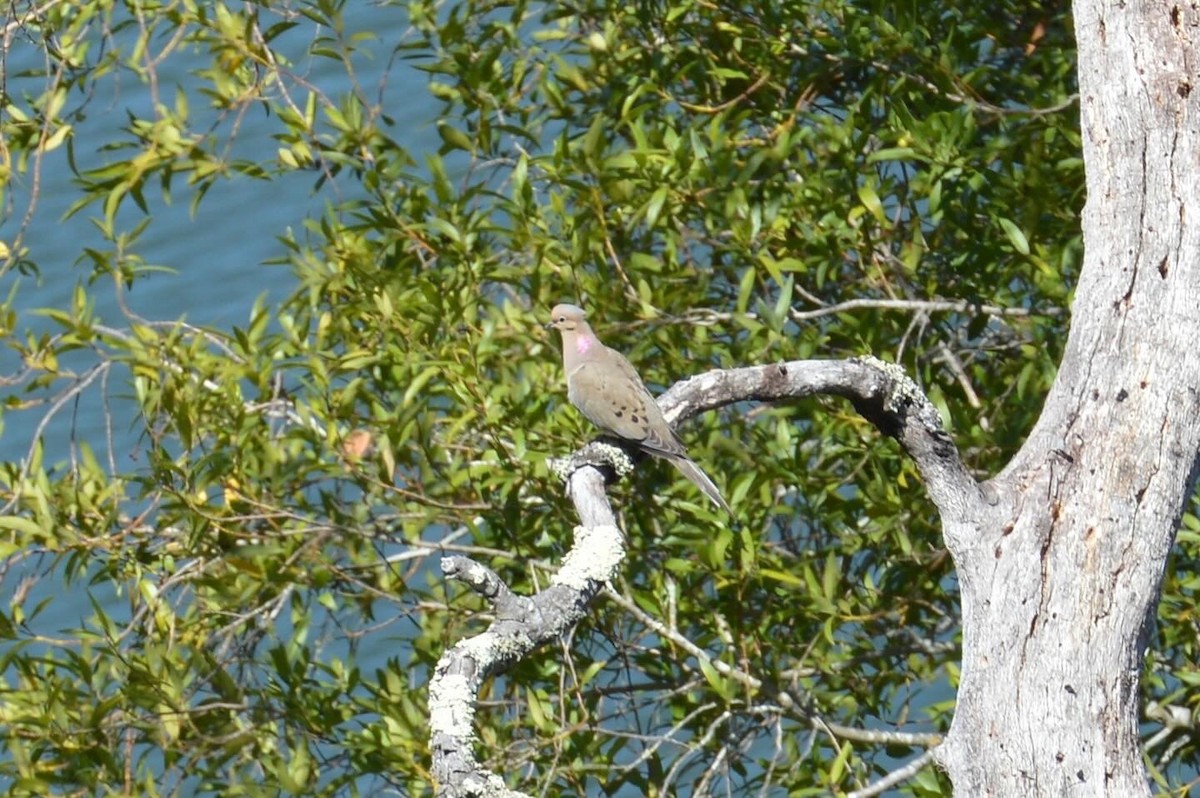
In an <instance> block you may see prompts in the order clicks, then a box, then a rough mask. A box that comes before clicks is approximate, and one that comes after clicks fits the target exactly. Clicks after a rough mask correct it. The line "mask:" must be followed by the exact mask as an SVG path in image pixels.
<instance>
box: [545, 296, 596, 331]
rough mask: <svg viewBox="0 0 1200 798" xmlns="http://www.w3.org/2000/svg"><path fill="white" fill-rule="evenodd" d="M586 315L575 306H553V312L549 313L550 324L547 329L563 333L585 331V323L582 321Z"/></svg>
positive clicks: (581, 309)
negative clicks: (551, 328)
mask: <svg viewBox="0 0 1200 798" xmlns="http://www.w3.org/2000/svg"><path fill="white" fill-rule="evenodd" d="M586 317H587V314H586V313H584V312H583V308H581V307H579V306H577V305H567V304H565V303H564V304H562V305H555V306H554V310H552V311H550V323H549V324H547V325H546V326H547V327H553V328H554V329H556V330H559V331H560V332H564V333H570V332H575V331H576V330H586V329H587V326H588V324H587V322H586V321H584V319H585V318H586Z"/></svg>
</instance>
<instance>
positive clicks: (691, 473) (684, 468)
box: [667, 456, 733, 517]
mask: <svg viewBox="0 0 1200 798" xmlns="http://www.w3.org/2000/svg"><path fill="white" fill-rule="evenodd" d="M667 459H668V460H670V461H671V463H672V464H673V465H674V466H675V467H676V468H678V469H679V471H680V473H682V474H683V475H684V476H685V477H687V478H688V479H690V480H691V481H692V482H693V483H694V484H695V486H696V487H697V488H699V489H700V492H701V493H703V494H704V495H705V496H707V497H708V498H710V499H712V500H713V503H714V504H716V505H717V506H718V507H720V508H721V509H722V510H724V511H725V512H727V513H729V515H730V516H731V517H732V516H733V510H731V509H729V505H728V504H726V503H725V499H723V498H722V497H721V491H720V490H718V489H717V486H716V485H715V484H713V481H712V480H711V479H709V478H708V474H705V473H704V472H703V471H701V470H700V466H698V465H696V464H695V463H693V462H692V461H691V460H690V459H688V458H687V457H685V456H676V457H668V458H667Z"/></svg>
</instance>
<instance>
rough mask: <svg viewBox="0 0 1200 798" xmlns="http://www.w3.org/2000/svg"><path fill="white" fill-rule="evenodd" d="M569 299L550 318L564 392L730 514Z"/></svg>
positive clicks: (642, 389)
mask: <svg viewBox="0 0 1200 798" xmlns="http://www.w3.org/2000/svg"><path fill="white" fill-rule="evenodd" d="M585 315H586V314H585V313H584V312H583V310H582V309H581V308H578V307H576V306H575V305H556V306H555V308H554V310H552V311H550V323H549V324H547V325H546V326H547V327H554V328H555V329H557V330H558V331H559V332H560V333H562V343H563V367H564V370H565V371H566V373H567V398H568V399H570V400H571V404H573V405H575V407H576V408H578V409H579V412H581V413H583V415H584V416H585V417H586V418H587V420H588V421H590V422H592V423H593V424H595V425H596V426H597V427H599V428H600V430H601V431H602V432H605V433H607V434H608V435H612V436H613V437H615V438H619V439H621V440H623V441H628V442H630V443H632V444H635V445H636V446H637V447H638V448H639V449H641V450H642V451H644V452H646V453H648V454H652V455H654V456H655V457H661V458H663V459H664V460H669V461H670V462H671V464H672V465H674V466H675V467H676V468H678V469H679V470H680V471H681V472H683V475H684V476H685V477H687V478H688V479H690V480H691V481H692V482H694V483H695V485H696V487H698V488H699V489H700V490H701V492H703V493H704V495H705V496H707V497H708V498H710V499H712V500H713V502H714V503H716V504H717V506H719V507H721V508H722V509H724V510H725V512H727V513H729V514H730V515H733V511H732V510H730V509H729V505H728V504H726V503H725V500H724V499H723V498H721V491H719V490H718V489H717V486H716V485H714V484H713V481H712V480H711V479H709V478H708V476H707V475H706V474H705V473H704V472H703V471H701V470H700V467H699V466H697V465H696V464H695V463H694V462H692V460H691V458H690V457H688V455H687V450H686V449H684V448H683V443H682V442H681V441H680V440H679V438H678V436H676V435H675V431H674V430H673V429H671V425H670V424H668V423H667V419H666V418H664V417H663V414H662V410H660V409H659V407H658V403H657V402H656V401H654V397H653V396H651V395H650V391H649V390H647V389H646V386H645V384H644V383H643V382H642V378H641V377H639V376H638V373H637V371H635V370H634V368H633V366H632V365H631V364H630V363H629V361H628V360H626V359H625V356H624V355H622V354H621V353H620V352H617V351H616V350H614V349H609V348H608V347H607V346H605V345H604V344H602V343H600V339H599V338H597V337H596V333H594V332H592V328H591V327H590V326H589V325H588V323H587V321H586V320H585V319H584V316H585Z"/></svg>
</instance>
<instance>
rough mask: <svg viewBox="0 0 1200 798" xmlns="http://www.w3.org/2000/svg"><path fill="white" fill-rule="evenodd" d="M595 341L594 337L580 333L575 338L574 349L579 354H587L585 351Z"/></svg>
mask: <svg viewBox="0 0 1200 798" xmlns="http://www.w3.org/2000/svg"><path fill="white" fill-rule="evenodd" d="M594 343H596V339H595V338H591V337H589V336H586V335H580V336H578V337H577V338H576V339H575V350H576V351H577V352H579V354H581V355H585V354H587V351H588V350H589V349H591V348H592V344H594Z"/></svg>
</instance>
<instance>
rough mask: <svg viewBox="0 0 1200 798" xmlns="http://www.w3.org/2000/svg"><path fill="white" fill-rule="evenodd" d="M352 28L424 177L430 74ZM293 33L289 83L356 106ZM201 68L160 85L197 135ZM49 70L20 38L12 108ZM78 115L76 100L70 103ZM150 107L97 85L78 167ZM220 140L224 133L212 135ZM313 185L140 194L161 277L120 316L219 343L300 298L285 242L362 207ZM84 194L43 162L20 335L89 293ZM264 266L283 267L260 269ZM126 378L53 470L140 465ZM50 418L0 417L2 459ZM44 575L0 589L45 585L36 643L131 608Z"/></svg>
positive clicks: (251, 146)
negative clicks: (168, 197)
mask: <svg viewBox="0 0 1200 798" xmlns="http://www.w3.org/2000/svg"><path fill="white" fill-rule="evenodd" d="M263 13H264V14H265V13H267V12H263ZM345 21H346V29H347V30H372V31H377V32H378V33H379V35H380V36H381V37H382V38H383V41H380V42H374V43H366V44H363V45H362V47H363V49H364V51H365V50H371V51H373V54H374V57H373V58H371V57H366V53H365V52H364V54H363V56H364V57H360V58H357V59H356V60H355V70H356V72H355V77H356V78H357V81H358V83H359V85H360V86H362V87H363V89H364V91H365V92H366V93H367V95H368V96H369V97H371V98H375V97H377V96H380V94H381V93H382V94H381V96H382V98H383V104H384V108H385V109H386V110H387V111H388V113H389V114H391V115H392V116H393V117H394V118H395V119H396V125H395V127H394V128H392V129H391V130H390V131H389V134H390V135H391V136H392V137H393V138H395V139H396V140H397V141H398V142H399V143H400V144H401V145H402V146H404V147H405V148H407V149H408V150H409V152H410V153H411V154H412V155H413V157H414V159H415V160H416V161H417V162H418V163H420V162H421V160H422V158H423V156H424V155H425V154H427V153H432V152H434V151H435V150H436V148H437V147H438V146H439V145H440V143H441V140H440V138H439V136H438V135H437V130H436V126H435V121H436V118H437V113H438V110H439V108H440V103H438V102H437V101H436V100H434V99H433V98H432V97H430V96H429V95H428V93H427V92H426V91H425V86H426V83H427V76H426V75H425V74H424V73H422V72H419V71H418V70H417V69H415V68H414V67H413V66H412V65H411V63H410V62H408V61H404V60H395V61H391V60H390V50H391V46H392V45H394V43H395V41H396V39H397V37H398V36H399V35H400V33H401V32H402V31H403V30H404V29H405V27H406V24H407V21H406V19H405V11H404V9H402V8H395V7H386V6H377V5H375V4H366V3H362V4H355V3H351V4H346V6H345ZM297 31H300V32H292V33H289V34H286V36H287V37H291V38H290V39H287V38H285V40H283V41H282V42H281V44H282V46H284V48H285V49H289V50H290V51H291V54H292V60H293V63H294V64H295V68H296V71H298V72H300V73H301V74H303V75H304V76H305V78H306V80H308V81H309V82H311V83H313V84H314V85H316V86H318V87H319V88H320V90H321V91H322V92H323V93H324V94H325V95H326V96H327V97H330V98H333V99H334V100H335V101H336V99H337V98H338V97H339V96H340V95H342V94H343V93H346V92H349V91H350V90H351V88H352V87H351V84H350V81H349V79H348V78H347V76H346V73H345V71H344V69H343V67H342V65H341V64H339V63H337V62H334V61H332V60H328V59H318V60H315V61H311V62H305V61H304V60H303V59H302V53H303V52H304V48H305V47H307V46H308V44H309V43H310V37H311V25H301V26H299V27H298V29H297ZM206 64H207V59H206V58H205V57H204V55H203V54H202V53H201V54H185V55H184V57H172V58H169V59H166V60H165V61H164V62H163V63H162V68H161V70H160V72H159V75H158V81H159V85H160V92H161V94H160V97H161V98H162V99H163V101H164V102H165V103H166V104H168V105H170V104H171V103H173V102H174V92H175V88H174V87H175V85H176V84H179V85H183V86H186V87H189V89H190V91H189V94H190V105H191V113H192V118H193V120H194V123H195V126H196V127H197V128H198V129H204V126H205V125H207V124H210V123H211V122H214V121H215V120H216V116H215V114H214V113H213V112H212V111H211V110H209V109H207V108H206V107H205V102H206V100H205V98H204V97H203V96H201V95H199V94H198V93H196V92H195V91H194V89H195V87H196V85H197V79H196V78H194V77H193V76H191V75H190V74H189V71H190V70H192V69H195V68H198V67H200V66H202V65H206ZM42 66H43V64H42V55H41V51H40V48H39V47H38V46H37V44H36V43H31V42H28V41H23V40H18V42H17V44H16V45H15V46H14V47H13V48H12V49H11V50H10V51H9V52H8V53H7V57H6V60H5V61H4V62H3V64H2V65H0V68H3V69H4V70H5V74H4V78H5V84H4V87H5V89H7V90H8V91H10V92H12V93H13V94H14V95H18V96H19V94H20V93H21V92H22V91H28V92H37V91H39V90H40V84H41V81H40V80H38V79H32V78H30V79H24V78H22V77H21V73H23V72H24V71H26V70H32V69H40V68H42ZM385 78H386V80H385ZM381 87H382V88H381ZM80 101H82V98H81V97H79V96H73V97H72V100H71V102H80ZM150 108H152V104H151V100H150V94H149V90H148V87H147V86H146V85H144V84H142V83H140V82H139V81H138V80H137V79H136V78H134V77H133V76H131V75H128V74H126V75H124V76H123V77H122V78H121V80H120V82H119V85H118V86H116V87H114V86H113V85H112V84H111V83H108V84H104V85H103V86H102V87H101V88H100V90H99V91H98V92H97V93H96V95H95V96H93V97H92V98H91V99H90V100H89V101H88V117H87V120H86V122H85V123H84V124H82V125H80V126H79V127H78V128H77V129H76V131H75V158H76V161H77V164H78V165H79V166H80V168H81V169H86V168H88V167H94V166H98V165H102V164H105V163H108V162H111V161H113V160H118V159H124V158H128V157H130V156H131V152H130V151H117V152H112V153H107V152H101V151H100V150H99V146H100V145H102V144H104V143H106V142H110V141H113V140H114V139H118V138H120V139H126V138H128V134H122V133H121V132H120V131H121V128H122V127H123V126H124V125H126V124H128V116H127V110H131V111H135V112H136V113H138V114H139V115H147V114H148V113H149V109H150ZM228 128H229V123H228V122H227V123H225V125H224V127H222V128H219V129H220V130H226V131H227V130H228ZM238 128H239V129H238V131H237V140H236V141H237V143H236V145H235V147H234V150H233V155H234V156H235V157H239V158H245V159H249V160H254V161H272V160H273V159H274V158H275V152H276V148H277V147H278V146H279V144H278V142H277V141H276V140H275V139H273V138H272V134H273V133H277V132H279V131H280V129H281V124H280V123H279V121H278V119H276V118H275V117H274V116H270V115H267V114H266V113H264V112H263V111H262V109H261V108H254V109H251V110H250V111H249V112H248V113H246V114H245V115H244V116H243V117H242V118H241V119H240V121H239V122H238ZM316 181H317V175H316V174H315V173H314V172H300V173H292V174H289V175H286V176H284V177H282V178H279V179H274V180H271V181H263V180H255V179H251V178H247V177H244V176H234V177H232V178H231V179H229V180H225V181H222V182H219V183H217V184H216V185H214V186H213V187H212V189H211V190H210V191H209V192H208V193H207V195H206V196H205V197H204V199H203V201H202V202H201V203H200V204H199V206H198V207H197V208H195V209H193V208H192V192H191V190H190V189H189V187H188V186H187V184H186V177H180V178H177V179H176V180H175V181H174V182H173V185H172V191H173V195H174V196H173V198H172V202H171V203H170V204H165V203H164V202H163V199H162V195H161V192H160V190H159V188H158V184H157V181H155V182H154V183H153V184H151V185H148V186H147V187H146V193H145V196H146V200H147V203H148V205H149V210H150V215H151V216H152V217H153V221H152V222H151V223H150V225H149V227H148V228H147V229H146V231H145V233H144V234H143V235H142V237H141V239H140V240H139V241H138V242H137V244H136V245H135V247H134V248H135V251H136V252H137V253H138V254H139V255H140V256H141V257H142V258H143V259H144V260H145V262H146V263H148V264H152V265H155V266H160V267H164V269H165V270H164V271H163V272H161V273H154V274H151V275H149V276H143V277H140V278H139V279H138V280H137V281H136V282H135V284H134V286H133V288H132V290H131V291H129V292H128V293H127V294H126V295H125V300H126V302H127V304H128V306H129V308H130V309H131V310H132V311H133V312H135V313H137V314H139V315H142V316H144V317H146V318H148V319H155V320H173V319H180V318H185V319H186V320H187V321H188V322H190V323H192V324H196V325H203V326H209V327H213V328H215V329H219V330H223V331H229V330H230V329H231V328H232V327H234V326H243V327H244V326H246V324H247V323H248V320H249V315H250V311H251V308H252V306H253V304H254V303H255V301H256V300H258V299H260V298H265V299H266V301H267V302H268V303H273V302H277V301H278V300H280V299H282V298H284V297H286V296H287V295H289V294H290V293H291V292H292V291H294V290H295V287H296V283H295V280H294V279H293V277H292V274H291V271H290V269H289V268H288V267H287V266H286V265H279V264H278V261H280V260H283V259H285V258H286V255H287V250H286V249H285V248H284V246H283V245H282V244H280V243H279V240H278V239H279V237H281V236H284V235H285V234H287V233H288V232H289V231H296V232H297V233H299V231H300V230H301V228H302V225H303V222H304V220H305V219H306V218H315V217H319V216H320V215H321V214H322V213H323V212H324V210H325V208H326V207H327V206H328V205H329V204H331V203H339V202H342V201H344V200H346V199H351V198H353V197H355V196H356V194H355V193H354V192H355V186H354V184H353V182H352V181H345V182H338V181H336V180H335V181H331V182H328V183H326V184H324V185H323V186H322V187H321V188H320V189H317V188H315V186H316ZM33 190H34V184H33V181H32V179H31V178H30V177H29V176H28V175H26V176H23V177H22V176H18V177H17V178H16V180H15V181H14V185H13V186H11V187H10V189H9V192H10V194H9V200H10V202H11V205H10V207H11V209H12V210H11V213H8V214H5V215H3V216H0V240H3V241H5V242H8V243H11V242H12V241H13V239H14V237H15V236H16V235H17V232H18V227H19V225H20V223H21V221H22V216H23V215H24V213H25V209H26V207H27V206H28V204H29V202H30V199H31V197H32V196H33ZM79 196H80V194H79V191H78V187H77V185H76V183H75V177H74V175H73V174H72V172H71V169H70V168H69V165H68V161H67V148H66V147H60V148H59V149H57V150H54V151H52V152H50V153H49V154H47V156H46V158H45V161H44V163H43V166H42V170H41V174H40V185H39V186H38V187H37V205H36V209H35V212H34V215H33V217H32V220H31V222H30V224H29V226H28V228H27V229H26V230H25V232H24V240H23V242H22V243H23V245H24V246H25V247H26V248H27V249H28V259H29V260H31V261H32V262H34V263H36V264H37V266H38V269H39V273H38V274H37V275H36V276H31V275H20V274H18V273H17V272H16V271H12V272H10V273H8V274H6V275H4V276H3V277H0V296H7V295H8V292H9V291H10V290H11V289H12V288H13V286H14V283H16V284H18V293H17V296H18V299H17V302H18V304H17V307H16V310H17V311H18V313H19V318H18V329H21V330H26V329H27V330H32V331H35V332H45V331H53V330H55V329H56V328H55V326H54V325H53V324H51V323H50V322H49V321H48V320H46V319H44V318H42V317H39V316H38V315H36V314H35V313H33V312H32V311H33V310H35V309H37V308H43V307H56V308H66V307H69V306H70V298H71V296H72V294H73V292H74V291H75V290H76V286H77V285H79V284H81V283H83V282H86V280H87V278H88V277H89V276H90V274H91V262H90V261H89V260H88V259H87V258H86V257H85V256H84V250H85V248H86V247H92V248H95V249H99V250H108V249H109V248H110V246H111V245H110V244H109V243H107V242H106V241H105V240H104V238H103V236H102V235H101V234H100V232H99V230H98V229H97V227H96V225H95V224H94V222H93V221H92V217H97V216H99V215H100V214H101V213H102V209H101V206H100V205H95V206H90V207H88V208H85V209H84V210H82V211H81V212H79V213H76V214H75V215H73V216H71V217H70V218H66V216H65V214H66V212H67V209H68V208H69V207H70V206H71V204H72V203H73V202H75V201H76V200H77V199H78V197H79ZM142 218H144V214H143V213H142V212H141V211H140V210H139V209H137V207H136V205H135V204H134V203H133V202H132V201H127V202H126V207H124V208H123V209H122V211H121V213H120V214H119V217H118V219H119V223H118V225H117V227H118V229H124V230H127V229H129V228H131V227H132V226H133V225H134V224H135V223H137V222H138V221H139V220H140V219H142ZM270 261H276V262H277V263H275V264H273V265H268V262H270ZM88 291H89V294H90V295H91V296H92V298H93V301H94V303H95V305H94V306H95V316H96V318H97V319H98V320H100V321H102V322H103V323H106V324H108V325H111V326H113V327H118V328H125V327H127V326H128V321H127V319H126V318H125V316H124V315H123V313H122V310H121V308H120V307H119V305H118V292H117V290H116V288H115V286H114V283H113V281H112V279H111V278H108V279H102V280H100V281H98V282H96V283H95V284H94V285H92V286H91V287H89V288H88ZM91 362H94V356H93V355H91V353H86V352H83V353H78V355H76V356H73V357H69V358H64V361H63V365H64V366H67V367H72V366H74V367H85V366H87V365H88V364H89V363H91ZM19 365H20V363H19V361H18V360H17V358H16V357H15V355H13V354H12V353H11V352H8V351H3V352H2V353H0V374H10V373H12V372H13V371H15V370H16V369H17V368H18V367H19ZM125 377H126V375H125V374H124V372H122V371H119V370H115V371H114V372H113V374H112V383H111V384H110V385H109V386H108V389H107V391H102V390H100V386H98V385H97V386H93V388H92V389H91V390H89V391H88V392H87V393H86V394H84V395H83V396H82V397H81V399H80V400H79V401H78V402H77V403H71V405H70V406H69V407H66V408H64V410H63V412H62V413H60V414H59V416H58V417H57V419H56V420H55V422H54V423H53V424H52V425H51V426H50V427H48V428H47V430H46V434H45V435H44V441H45V447H46V456H45V462H46V463H55V462H66V461H69V459H70V458H71V457H72V456H74V454H75V453H76V452H77V451H78V446H79V444H81V443H87V444H88V445H89V446H90V447H91V448H92V449H93V450H94V451H95V452H96V454H97V456H98V458H99V460H100V461H101V462H102V463H109V462H112V463H113V464H114V465H115V467H116V469H118V470H126V471H127V470H129V469H131V468H136V467H138V465H139V463H138V462H137V460H136V458H137V457H138V452H139V440H138V437H137V431H136V430H137V426H136V424H135V423H134V422H135V420H136V407H135V406H134V404H133V403H132V402H131V401H128V400H123V399H122V398H121V394H123V393H127V392H128V391H127V389H126V388H125V386H124V385H123V384H122V383H123V382H124V380H125ZM105 394H107V400H106V398H105ZM44 413H45V407H36V408H33V409H31V410H27V411H22V412H14V411H11V410H6V411H5V412H4V415H3V420H4V427H3V433H2V434H0V459H2V460H4V461H8V462H17V461H22V460H24V459H25V458H26V457H27V454H28V452H29V449H30V445H31V441H32V438H33V434H34V428H35V425H36V424H37V422H38V421H39V420H40V419H41V417H42V415H43V414H44ZM106 414H107V415H106ZM142 462H143V463H144V461H142ZM49 567H51V563H50V561H49V560H47V559H43V558H39V559H35V560H27V561H24V562H22V563H21V564H20V565H19V566H18V567H16V568H13V569H11V570H9V571H8V572H7V573H6V574H5V575H4V578H3V579H2V580H0V607H5V608H7V606H8V604H9V600H10V598H11V597H12V595H13V592H14V591H15V590H17V589H23V587H24V586H22V584H21V583H22V579H23V578H24V577H29V576H33V575H35V574H40V575H42V579H41V581H40V582H39V583H38V584H37V585H36V586H35V587H34V588H33V589H32V590H31V591H30V592H29V594H28V598H27V599H26V601H25V602H24V606H25V607H26V608H32V607H34V606H36V605H37V604H38V603H39V602H40V601H41V600H43V599H49V598H52V597H53V598H54V600H53V601H51V602H49V603H48V604H47V605H46V608H45V611H44V613H42V614H40V615H38V616H37V617H36V619H34V621H33V623H31V626H32V627H33V628H34V629H36V630H37V631H38V632H39V633H42V634H45V635H48V636H58V634H59V633H68V634H69V630H73V629H78V628H81V627H84V626H87V625H88V624H89V619H90V618H92V616H93V614H94V611H93V607H92V604H91V602H92V601H96V602H98V604H99V606H100V608H101V609H102V611H103V612H104V613H106V614H108V615H109V616H110V617H113V618H117V619H120V618H126V617H128V600H127V599H124V598H122V597H121V596H119V595H117V594H116V593H115V592H114V590H113V589H112V588H111V587H108V586H105V585H101V586H88V585H86V584H74V585H72V586H70V587H69V589H68V592H67V593H66V594H65V595H59V594H61V593H62V590H63V588H62V582H61V579H60V578H59V577H58V576H57V575H56V574H53V573H51V574H46V570H47V568H49ZM286 614H287V613H286V612H285V613H284V614H283V615H284V616H286ZM394 628H395V627H393V629H394ZM393 634H394V633H393ZM378 637H379V638H381V639H380V640H378V641H377V644H373V645H372V646H371V647H369V648H368V647H366V646H364V647H363V648H362V649H360V652H359V655H360V659H359V665H360V666H361V667H362V669H363V672H364V673H368V674H370V673H373V672H374V670H375V669H376V668H380V667H383V666H384V665H385V662H386V657H387V655H388V654H392V655H393V656H394V655H395V647H394V644H393V645H388V643H389V639H390V638H391V637H392V636H391V635H390V634H388V633H386V632H385V634H383V635H378Z"/></svg>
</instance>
